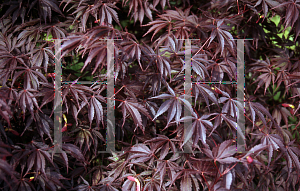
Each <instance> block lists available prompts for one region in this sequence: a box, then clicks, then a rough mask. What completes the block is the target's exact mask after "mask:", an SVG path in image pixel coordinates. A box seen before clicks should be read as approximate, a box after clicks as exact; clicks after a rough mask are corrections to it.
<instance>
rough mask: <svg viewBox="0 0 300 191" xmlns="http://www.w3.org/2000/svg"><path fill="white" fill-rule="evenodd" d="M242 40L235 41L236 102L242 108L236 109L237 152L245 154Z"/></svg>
mask: <svg viewBox="0 0 300 191" xmlns="http://www.w3.org/2000/svg"><path fill="white" fill-rule="evenodd" d="M244 43H245V41H244V39H237V101H238V102H239V103H240V105H241V106H243V108H239V107H238V108H237V109H238V111H239V115H237V125H238V127H240V129H241V131H239V130H238V129H237V146H238V147H237V152H245V144H246V143H245V116H244V113H245V109H244V108H245V63H244Z"/></svg>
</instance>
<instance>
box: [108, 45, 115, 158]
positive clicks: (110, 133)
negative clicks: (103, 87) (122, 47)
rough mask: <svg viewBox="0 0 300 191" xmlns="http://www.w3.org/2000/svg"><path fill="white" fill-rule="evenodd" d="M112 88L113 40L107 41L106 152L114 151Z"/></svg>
mask: <svg viewBox="0 0 300 191" xmlns="http://www.w3.org/2000/svg"><path fill="white" fill-rule="evenodd" d="M114 86H115V85H114V40H113V39H107V129H106V144H107V145H106V151H107V152H112V151H113V152H114V151H115V110H114V105H115V101H114V88H115V87H114Z"/></svg>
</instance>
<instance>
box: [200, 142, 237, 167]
mask: <svg viewBox="0 0 300 191" xmlns="http://www.w3.org/2000/svg"><path fill="white" fill-rule="evenodd" d="M232 143H233V140H227V141H224V142H223V143H221V144H220V145H218V146H216V147H214V148H213V149H212V150H210V149H208V148H203V152H204V153H205V154H206V156H208V157H209V158H211V159H213V160H214V161H218V162H220V163H235V162H239V160H238V159H237V158H234V157H232V155H234V154H235V153H236V145H233V146H232Z"/></svg>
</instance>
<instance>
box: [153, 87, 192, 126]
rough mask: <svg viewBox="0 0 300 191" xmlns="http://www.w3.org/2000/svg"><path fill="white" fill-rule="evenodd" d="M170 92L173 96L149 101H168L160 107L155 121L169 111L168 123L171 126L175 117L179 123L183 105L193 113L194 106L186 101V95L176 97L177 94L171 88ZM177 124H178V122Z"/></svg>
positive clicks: (161, 96) (156, 97) (166, 95)
mask: <svg viewBox="0 0 300 191" xmlns="http://www.w3.org/2000/svg"><path fill="white" fill-rule="evenodd" d="M168 90H169V92H170V93H171V94H161V95H158V96H155V97H151V98H149V99H168V100H167V101H165V102H164V103H163V104H162V105H161V106H160V108H159V109H158V111H157V113H156V115H155V117H154V119H153V120H155V119H156V118H157V117H158V116H160V115H161V114H163V113H164V112H166V111H167V110H168V119H167V123H168V124H169V123H170V121H171V120H172V119H173V118H174V117H175V121H179V119H180V116H181V114H182V105H184V106H185V107H187V108H188V109H189V110H191V111H192V105H191V104H190V103H189V102H188V101H187V100H186V97H185V96H186V95H175V92H174V91H173V90H172V89H171V88H170V87H169V86H168ZM176 123H177V124H178V122H176Z"/></svg>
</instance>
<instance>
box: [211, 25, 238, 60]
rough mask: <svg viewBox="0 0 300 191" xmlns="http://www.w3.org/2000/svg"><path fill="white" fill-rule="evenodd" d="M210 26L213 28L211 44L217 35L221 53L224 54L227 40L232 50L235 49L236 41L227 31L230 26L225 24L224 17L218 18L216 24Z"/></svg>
mask: <svg viewBox="0 0 300 191" xmlns="http://www.w3.org/2000/svg"><path fill="white" fill-rule="evenodd" d="M209 28H211V29H212V32H211V34H210V40H209V44H210V43H211V42H212V41H213V40H214V39H215V38H216V37H217V38H218V41H219V44H220V46H221V54H223V51H224V47H225V42H226V44H227V45H229V47H230V49H231V50H232V51H233V50H234V47H235V42H234V41H233V36H232V35H231V34H230V33H229V32H228V31H227V30H230V28H229V27H228V26H227V25H225V24H224V19H221V20H218V21H217V25H216V26H214V25H212V26H210V27H209ZM208 46H209V45H208Z"/></svg>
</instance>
